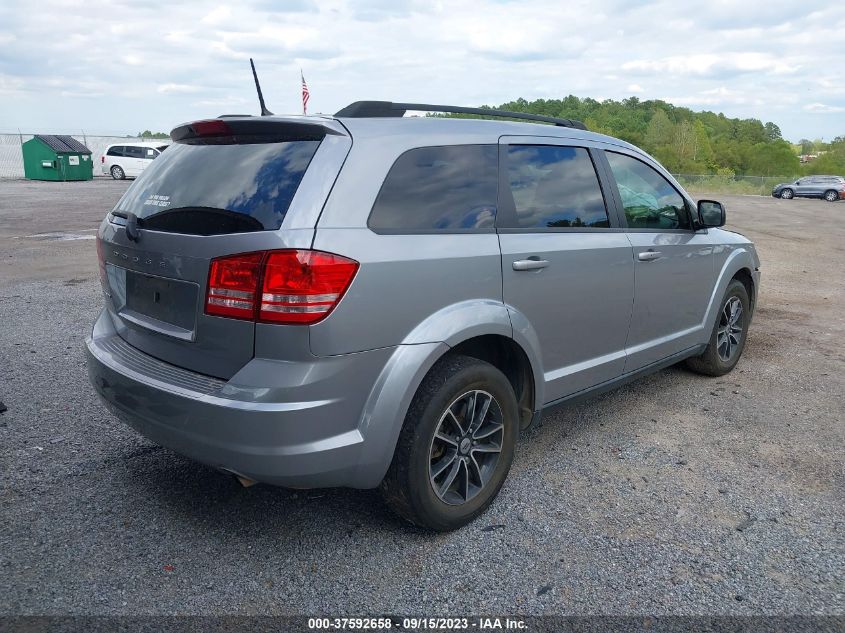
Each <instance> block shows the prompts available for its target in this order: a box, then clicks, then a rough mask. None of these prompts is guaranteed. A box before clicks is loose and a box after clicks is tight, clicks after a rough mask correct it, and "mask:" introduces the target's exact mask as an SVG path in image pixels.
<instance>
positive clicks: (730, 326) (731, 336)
mask: <svg viewBox="0 0 845 633" xmlns="http://www.w3.org/2000/svg"><path fill="white" fill-rule="evenodd" d="M743 321H744V317H743V310H742V301H740V300H739V297H731V298H730V299H728V301H727V303H725V306H724V307H723V308H722V314H721V316H720V318H719V330H718V332H717V334H716V349H717V351H718V352H719V358H721V359H722V360H723V361H724V362H728V361H730V360H731V359H732V358H733V356H734V354H735V353H736V350H737V349H738V348H739V344H740V341H741V340H742V324H743Z"/></svg>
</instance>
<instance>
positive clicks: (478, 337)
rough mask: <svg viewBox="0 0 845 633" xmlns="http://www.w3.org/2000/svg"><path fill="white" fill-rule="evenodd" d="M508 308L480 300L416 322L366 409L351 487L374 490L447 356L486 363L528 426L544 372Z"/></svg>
mask: <svg viewBox="0 0 845 633" xmlns="http://www.w3.org/2000/svg"><path fill="white" fill-rule="evenodd" d="M514 334H515V333H514V330H513V328H512V327H511V322H510V316H509V314H508V309H507V308H506V307H505V305H504V304H502V303H501V302H495V301H489V300H478V301H466V302H462V303H460V304H455V305H453V306H448V307H447V308H444V309H443V310H441V311H438V312H437V313H436V314H435V315H432V316H431V317H429V318H428V319H426V320H424V321H423V322H422V323H420V325H419V326H417V327H416V328H414V330H413V331H412V332H411V333H410V334H409V335H408V337H407V338H406V339H405V341H403V343H402V344H401V345H398V346H397V347H396V348H395V350H394V352H393V354H392V355H391V357H390V359H389V360H388V362H387V363H386V365H385V367H384V368H383V369H382V371H381V373H380V375H379V377H378V379H377V380H376V383H375V384H374V386H373V388H372V390H371V392H370V394H369V396H368V398H367V402H366V404H365V405H364V410H363V412H362V415H361V419H360V422H359V427H358V428H359V431H360V433H361V435H362V436H363V437H364V438H365V441H364V442H363V443H362V448H361V457H360V460H359V466H358V472H357V473H356V481H355V484H354V485H355V487H361V488H368V487H375V486H377V485H378V484H379V483H380V482H381V480H382V479H383V478H384V475H385V474H386V473H387V469H388V467H389V466H390V462H391V459H392V457H393V452H394V450H395V448H396V442H397V440H398V438H399V433H400V431H401V429H402V424H403V423H404V421H405V416H406V415H407V412H408V409H409V408H410V405H411V401H412V399H413V397H414V394H416V392H417V390H418V389H419V386H420V385H421V384H422V382H423V380H424V379H425V377H426V375H427V374H428V373H429V371H430V370H431V368H432V367H433V366H434V364H435V363H436V362H437V361H438V360H440V359H441V358H443V357H444V356H446V355H448V354H461V355H465V356H471V357H473V358H478V359H480V360H484V361H486V362H489V363H490V364H491V365H493V366H494V367H496V368H497V369H499V370H500V371H502V373H503V374H504V375H505V376H506V377H507V378H508V381H509V382H510V383H511V385H512V386H514V391H515V393H516V394H517V402H518V404H519V408H520V418H521V422H522V423H523V425H527V423H528V422H530V421H531V419H532V417H533V413H534V411H535V410H536V409H537V408H539V407H540V406H541V405H542V372H540V373H538V371H539V362H538V360H537V359H534V358H532V356H531V350H530V349H526V348H525V345H524V344H521V343H520V341H518V340H516V337H515V336H513V335H514Z"/></svg>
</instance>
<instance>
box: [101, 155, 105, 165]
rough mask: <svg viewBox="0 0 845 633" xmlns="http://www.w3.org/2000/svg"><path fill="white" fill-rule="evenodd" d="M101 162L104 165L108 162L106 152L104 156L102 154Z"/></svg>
mask: <svg viewBox="0 0 845 633" xmlns="http://www.w3.org/2000/svg"><path fill="white" fill-rule="evenodd" d="M100 162H101V163H102V164H103V165H105V164H106V156H105V154H104V155H103V156H100Z"/></svg>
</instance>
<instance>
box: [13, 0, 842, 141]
mask: <svg viewBox="0 0 845 633" xmlns="http://www.w3.org/2000/svg"><path fill="white" fill-rule="evenodd" d="M841 16H842V10H841V8H839V6H838V5H837V4H836V3H834V2H833V1H832V0H802V4H801V7H800V11H797V10H796V8H795V4H794V2H791V1H789V0H768V1H766V0H743V2H742V3H737V2H734V1H733V0H713V1H712V2H709V3H706V4H704V3H702V4H697V5H696V7H695V10H694V12H693V11H691V10H690V7H689V6H688V5H685V4H684V3H678V2H676V1H675V0H639V1H638V2H636V3H631V2H627V1H626V0H589V1H588V0H573V2H571V3H568V4H567V5H566V7H565V10H562V9H561V5H560V3H559V1H558V0H520V1H510V0H477V1H476V2H474V3H457V2H447V1H446V0H319V2H316V1H315V0H239V2H237V3H236V2H232V1H231V0H184V1H183V2H166V1H165V0H144V1H143V2H137V1H133V0H98V2H96V3H90V2H89V3H76V2H71V0H41V1H40V2H39V3H38V5H37V6H36V5H26V4H21V3H11V2H10V3H0V94H2V95H3V98H2V99H0V121H1V122H2V123H3V124H5V126H7V127H8V128H10V129H15V128H17V127H21V128H22V129H29V128H32V129H35V128H39V129H47V128H51V129H59V128H64V129H77V128H79V127H84V128H85V129H86V130H89V129H90V130H96V129H97V128H98V127H99V128H101V130H100V131H104V130H120V129H124V130H125V132H128V133H132V132H135V131H136V130H137V129H153V128H156V129H162V130H164V129H169V128H170V127H172V126H173V125H174V124H176V123H178V122H181V121H184V120H190V119H193V118H197V117H203V116H215V115H217V114H219V113H220V112H221V111H226V110H228V111H254V110H255V98H254V87H253V85H252V76H251V74H250V71H249V65H248V61H247V60H248V58H249V57H254V58H255V61H256V66H257V68H258V72H259V76H260V78H261V82H262V88H263V89H264V93H265V97H266V99H267V104H268V106H269V107H270V109H271V110H273V111H274V112H298V111H299V110H300V108H301V102H300V94H299V90H300V86H299V72H300V69H302V70H303V72H304V73H305V76H306V77H307V79H308V84H309V88H310V89H311V101H310V104H309V110H311V111H315V112H319V111H322V112H335V111H337V110H338V109H340V108H341V107H343V106H344V105H346V104H348V103H350V102H352V101H355V100H359V99H385V100H396V101H421V102H447V103H448V102H452V103H457V104H464V105H479V104H488V105H496V104H500V103H503V102H505V101H509V100H512V99H515V98H518V97H525V98H526V99H536V98H547V99H551V98H561V97H564V96H566V95H568V94H576V95H579V96H582V97H593V98H613V99H623V98H626V97H629V96H631V95H632V94H636V95H637V96H638V97H639V98H640V99H642V100H647V99H658V98H663V99H666V100H667V101H671V102H673V103H675V104H677V105H686V106H688V107H692V108H707V109H712V110H716V111H724V112H725V113H726V114H728V115H729V116H741V117H755V118H759V119H762V120H770V121H774V122H776V123H778V125H780V127H781V129H782V130H783V132H784V134H785V135H786V136H787V137H790V138H800V137H802V136H804V137H809V138H814V137H818V136H824V137H825V138H829V137H832V136H836V135H838V134H843V133H845V112H843V110H842V108H843V106H845V80H843V76H842V72H841V71H839V70H837V69H841V68H845V50H843V47H842V46H841V41H842V40H841V32H842V26H843V22H842V17H841ZM92 95H96V97H97V98H96V99H91V96H92ZM59 100H61V107H56V103H57V102H58V101H59ZM0 131H4V130H0Z"/></svg>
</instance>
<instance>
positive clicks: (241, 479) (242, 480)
mask: <svg viewBox="0 0 845 633" xmlns="http://www.w3.org/2000/svg"><path fill="white" fill-rule="evenodd" d="M217 470H219V471H220V472H221V473H226V474H227V475H232V477H234V478H235V479H237V480H238V483H239V484H240V485H242V486H243V487H244V488H249V487H250V486H254V485H255V484H257V483H258V482H257V481H255V480H254V479H250V478H249V477H245V476H244V475H241V474H240V473H236V472H235V471H234V470H229V469H228V468H218V469H217Z"/></svg>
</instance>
